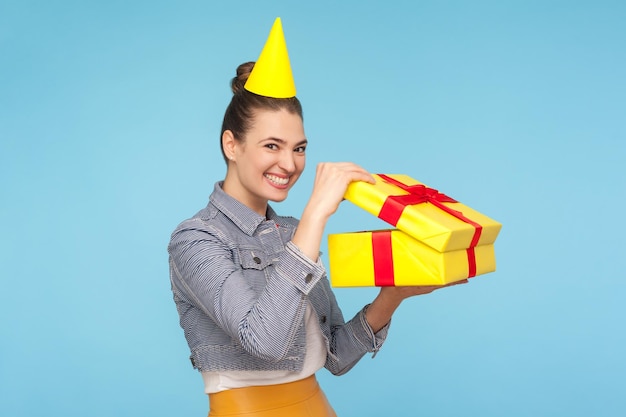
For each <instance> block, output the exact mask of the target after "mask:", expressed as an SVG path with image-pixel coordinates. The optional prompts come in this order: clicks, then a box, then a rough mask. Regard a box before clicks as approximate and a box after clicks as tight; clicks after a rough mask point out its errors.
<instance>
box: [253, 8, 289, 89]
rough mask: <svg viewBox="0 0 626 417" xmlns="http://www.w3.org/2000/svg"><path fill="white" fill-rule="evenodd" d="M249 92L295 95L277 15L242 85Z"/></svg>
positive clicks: (283, 36) (280, 24)
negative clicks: (259, 53)
mask: <svg viewBox="0 0 626 417" xmlns="http://www.w3.org/2000/svg"><path fill="white" fill-rule="evenodd" d="M244 88H245V89H246V90H248V91H250V92H251V93H254V94H258V95H260V96H265V97H274V98H289V97H295V95H296V84H295V83H294V81H293V75H292V73H291V64H290V63H289V55H288V54H287V44H286V43H285V35H284V34H283V25H282V23H281V21H280V17H277V18H276V20H275V21H274V25H273V26H272V30H271V31H270V34H269V36H268V38H267V41H266V42H265V46H264V47H263V50H262V51H261V55H259V59H257V61H256V63H255V64H254V68H253V69H252V72H251V73H250V76H249V77H248V80H247V81H246V84H245V85H244Z"/></svg>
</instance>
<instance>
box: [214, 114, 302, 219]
mask: <svg viewBox="0 0 626 417" xmlns="http://www.w3.org/2000/svg"><path fill="white" fill-rule="evenodd" d="M306 144H307V140H306V137H305V136H304V126H303V124H302V119H301V118H300V116H298V115H297V114H292V113H289V112H287V111H286V110H279V111H271V110H258V111H256V112H255V115H254V119H253V121H252V127H251V128H250V130H249V131H248V132H247V133H246V135H245V137H244V138H243V140H242V141H234V142H233V145H232V153H233V155H232V156H233V158H232V160H231V162H230V163H229V169H228V173H227V176H226V181H225V183H224V191H226V192H227V193H229V194H230V195H232V196H233V197H235V198H237V199H238V200H239V201H241V202H242V203H244V204H246V205H247V206H248V207H250V208H252V209H253V210H255V211H257V212H258V213H259V214H261V215H265V210H266V209H267V202H268V200H269V201H283V200H284V199H285V198H287V194H288V192H289V189H290V188H291V187H292V186H293V185H294V184H295V183H296V181H297V180H298V178H299V177H300V174H301V173H302V171H303V170H304V165H305V152H304V151H305V148H306Z"/></svg>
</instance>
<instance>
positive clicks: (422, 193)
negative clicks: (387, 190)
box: [374, 174, 483, 278]
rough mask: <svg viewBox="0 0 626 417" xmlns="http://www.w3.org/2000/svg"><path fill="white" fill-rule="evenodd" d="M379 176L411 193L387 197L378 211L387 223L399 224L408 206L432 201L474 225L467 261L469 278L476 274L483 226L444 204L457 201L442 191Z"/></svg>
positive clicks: (382, 175) (447, 211) (379, 215)
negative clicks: (476, 250)
mask: <svg viewBox="0 0 626 417" xmlns="http://www.w3.org/2000/svg"><path fill="white" fill-rule="evenodd" d="M378 176H379V177H380V178H381V179H382V180H383V181H385V182H387V183H389V184H392V185H395V186H396V187H398V188H401V189H402V190H404V191H406V192H408V193H409V194H403V195H394V196H389V197H387V199H386V200H385V202H384V203H383V206H382V208H381V209H380V212H379V213H378V217H379V218H380V219H382V220H384V221H386V222H387V223H390V224H392V225H393V226H395V225H396V224H398V220H400V217H401V216H402V212H403V211H404V208H405V207H406V206H409V205H415V204H422V203H431V204H432V205H434V206H436V207H438V208H440V209H441V210H443V211H445V212H446V213H448V214H450V215H452V216H454V217H456V218H457V219H459V220H461V221H463V222H465V223H468V224H470V225H472V226H474V236H473V237H472V241H471V242H470V246H469V248H467V262H468V267H469V274H468V278H471V277H474V276H476V254H475V253H474V248H475V247H476V245H478V241H479V240H480V234H481V232H482V230H483V227H482V226H481V225H480V224H478V223H476V222H475V221H473V220H471V219H468V218H467V217H465V216H464V215H463V213H461V212H460V211H457V210H453V209H451V208H450V207H448V206H445V205H443V203H456V202H457V201H456V200H455V199H453V198H451V197H448V196H447V195H445V194H442V193H440V192H439V191H437V190H435V189H434V188H429V187H426V186H425V185H423V184H417V185H406V184H403V183H402V182H400V181H398V180H395V179H393V178H391V177H389V176H387V175H384V174H378ZM374 249H375V248H374Z"/></svg>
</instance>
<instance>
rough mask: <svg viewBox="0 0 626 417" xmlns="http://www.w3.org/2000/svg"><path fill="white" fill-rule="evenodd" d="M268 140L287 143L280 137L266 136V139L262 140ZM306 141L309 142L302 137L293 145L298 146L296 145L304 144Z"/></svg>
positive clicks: (282, 143)
mask: <svg viewBox="0 0 626 417" xmlns="http://www.w3.org/2000/svg"><path fill="white" fill-rule="evenodd" d="M268 140H273V141H274V142H278V143H280V144H281V145H285V144H287V141H286V140H284V139H281V138H275V137H269V138H266V139H264V140H263V142H265V141H268ZM308 143H309V141H308V140H307V139H302V140H301V141H300V142H298V143H296V145H295V146H296V147H298V146H302V145H306V144H308Z"/></svg>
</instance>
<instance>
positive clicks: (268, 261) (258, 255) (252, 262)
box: [238, 248, 275, 271]
mask: <svg viewBox="0 0 626 417" xmlns="http://www.w3.org/2000/svg"><path fill="white" fill-rule="evenodd" d="M238 252H239V261H240V263H241V267H242V268H243V269H253V270H257V271H263V270H264V269H265V268H267V267H268V266H270V265H272V264H273V263H274V261H275V259H273V258H272V257H270V256H268V255H267V254H266V253H265V252H263V251H261V250H258V249H246V248H239V249H238Z"/></svg>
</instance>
